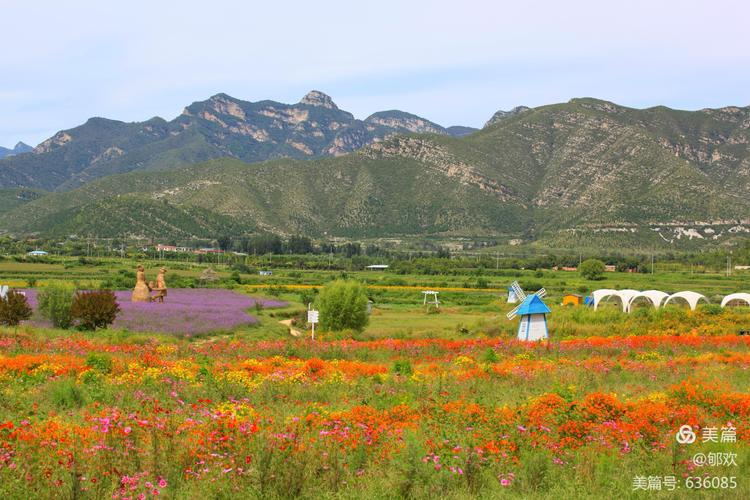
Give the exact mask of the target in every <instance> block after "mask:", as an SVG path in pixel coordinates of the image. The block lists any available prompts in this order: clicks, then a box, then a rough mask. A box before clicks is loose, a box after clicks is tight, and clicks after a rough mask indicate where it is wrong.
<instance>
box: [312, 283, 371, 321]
mask: <svg viewBox="0 0 750 500" xmlns="http://www.w3.org/2000/svg"><path fill="white" fill-rule="evenodd" d="M316 303H317V306H318V309H319V310H320V327H321V328H322V329H323V330H330V331H340V330H344V329H347V328H351V329H352V330H356V331H362V330H363V329H364V328H365V326H367V323H368V322H369V319H370V318H369V316H368V315H367V289H366V288H365V287H364V286H363V285H362V284H360V283H359V282H357V281H354V280H336V281H334V282H332V283H329V284H327V285H326V286H324V287H323V289H322V290H321V291H320V294H319V295H318V300H317V302H316Z"/></svg>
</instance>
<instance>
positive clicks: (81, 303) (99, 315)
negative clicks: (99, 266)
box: [70, 290, 120, 330]
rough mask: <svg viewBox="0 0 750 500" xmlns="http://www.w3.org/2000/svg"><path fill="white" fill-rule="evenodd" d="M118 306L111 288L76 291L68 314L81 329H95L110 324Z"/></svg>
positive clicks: (118, 308)
mask: <svg viewBox="0 0 750 500" xmlns="http://www.w3.org/2000/svg"><path fill="white" fill-rule="evenodd" d="M119 312H120V306H119V305H117V300H116V298H115V294H114V293H113V292H112V291H111V290H93V291H90V292H76V294H75V297H74V298H73V304H72V305H71V307H70V316H71V318H72V319H73V320H74V321H76V323H77V325H78V327H79V328H81V329H82V330H96V329H97V328H107V326H109V325H111V324H112V323H113V322H114V321H115V318H116V317H117V314H118V313H119Z"/></svg>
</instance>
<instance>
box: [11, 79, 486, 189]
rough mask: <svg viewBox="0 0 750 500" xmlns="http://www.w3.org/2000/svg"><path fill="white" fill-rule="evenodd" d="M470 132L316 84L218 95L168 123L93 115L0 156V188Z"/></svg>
mask: <svg viewBox="0 0 750 500" xmlns="http://www.w3.org/2000/svg"><path fill="white" fill-rule="evenodd" d="M473 130H476V129H471V128H470V127H451V128H448V129H446V128H444V127H442V126H440V125H438V124H436V123H433V122H431V121H429V120H426V119H424V118H421V117H419V116H416V115H413V114H410V113H406V112H404V111H398V110H390V111H380V112H377V113H374V114H372V115H370V116H368V117H367V118H365V119H364V120H357V119H356V118H354V115H352V114H351V113H349V112H348V111H343V110H341V109H339V108H338V106H336V104H335V103H334V102H333V100H332V99H331V98H330V97H329V96H328V95H326V94H324V93H322V92H319V91H316V90H313V91H311V92H309V93H308V94H307V95H305V96H304V97H303V98H302V99H301V100H300V101H299V102H298V103H296V104H282V103H279V102H275V101H260V102H248V101H242V100H239V99H235V98H233V97H231V96H228V95H226V94H217V95H215V96H213V97H211V98H209V99H207V100H205V101H201V102H194V103H193V104H191V105H190V106H187V107H186V108H185V109H184V110H183V112H182V114H181V115H180V116H178V117H177V118H175V119H174V120H171V121H166V120H164V119H162V118H158V117H156V118H152V119H150V120H147V121H145V122H136V123H125V122H121V121H116V120H109V119H106V118H91V119H89V120H88V121H87V122H86V123H84V124H83V125H80V126H78V127H75V128H72V129H69V130H62V131H60V132H58V133H57V134H55V135H54V136H52V137H51V138H49V139H47V140H46V141H44V142H42V143H41V144H39V145H38V146H37V147H36V148H34V150H33V152H32V153H33V154H28V155H21V156H14V157H11V158H7V159H5V160H3V161H0V187H21V186H22V187H33V188H41V189H45V190H66V189H72V188H75V187H77V186H80V185H82V184H85V183H86V182H89V181H91V180H93V179H96V178H99V177H104V176H107V175H112V174H118V173H125V172H131V171H151V170H165V169H169V168H174V167H179V166H182V165H185V164H190V163H197V162H202V161H206V160H209V159H212V158H225V157H227V158H236V159H238V160H242V161H245V162H258V161H263V160H269V159H274V158H299V159H303V158H305V159H309V158H319V157H323V156H338V155H342V154H345V153H349V152H352V151H355V150H357V149H359V148H361V147H363V146H365V145H368V144H371V143H373V142H375V141H378V140H381V139H383V138H385V137H388V136H390V135H394V134H397V133H404V132H417V133H423V132H428V133H434V134H445V135H465V134H467V133H470V132H471V131H473Z"/></svg>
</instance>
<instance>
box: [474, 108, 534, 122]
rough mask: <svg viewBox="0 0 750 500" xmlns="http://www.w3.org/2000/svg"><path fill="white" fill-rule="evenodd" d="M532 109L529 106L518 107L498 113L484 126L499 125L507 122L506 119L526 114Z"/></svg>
mask: <svg viewBox="0 0 750 500" xmlns="http://www.w3.org/2000/svg"><path fill="white" fill-rule="evenodd" d="M530 109H531V108H529V107H528V106H516V107H515V108H513V109H511V110H510V111H503V110H500V111H496V112H495V114H494V115H492V118H490V119H489V120H487V123H485V124H484V126H485V127H487V126H489V125H492V124H493V123H497V122H499V121H502V120H505V119H506V118H511V117H513V116H516V115H520V114H521V113H525V112H526V111H529V110H530Z"/></svg>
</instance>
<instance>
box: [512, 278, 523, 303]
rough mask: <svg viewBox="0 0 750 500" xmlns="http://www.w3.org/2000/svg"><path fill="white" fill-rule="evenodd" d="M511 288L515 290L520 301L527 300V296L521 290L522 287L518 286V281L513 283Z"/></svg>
mask: <svg viewBox="0 0 750 500" xmlns="http://www.w3.org/2000/svg"><path fill="white" fill-rule="evenodd" d="M510 288H511V290H513V293H515V294H516V297H518V300H520V301H521V302H523V300H524V299H525V298H526V294H525V293H524V291H523V289H522V288H521V285H519V284H518V281H514V282H513V283H511V284H510Z"/></svg>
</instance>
